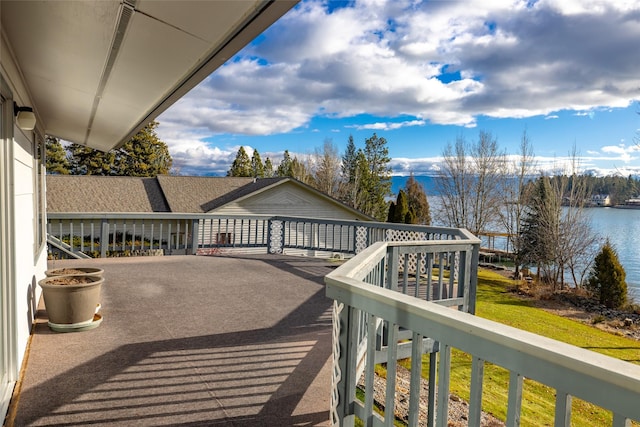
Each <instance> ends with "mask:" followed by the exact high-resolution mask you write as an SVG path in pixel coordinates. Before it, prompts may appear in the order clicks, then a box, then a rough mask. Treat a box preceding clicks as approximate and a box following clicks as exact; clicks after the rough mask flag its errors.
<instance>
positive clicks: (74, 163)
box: [68, 122, 173, 177]
mask: <svg viewBox="0 0 640 427" xmlns="http://www.w3.org/2000/svg"><path fill="white" fill-rule="evenodd" d="M157 126H158V122H150V123H148V124H147V125H146V126H145V127H144V128H142V129H141V130H140V131H139V132H138V133H137V134H135V135H134V136H133V137H132V138H131V139H130V140H129V141H127V142H126V143H125V144H124V145H123V146H122V147H121V148H118V149H115V150H111V151H109V152H103V151H99V150H94V149H92V148H89V147H85V146H84V145H80V144H71V145H70V146H69V148H68V151H69V171H70V173H71V174H72V175H117V176H142V177H145V176H146V177H153V176H156V175H160V174H168V173H169V171H170V169H171V164H172V162H173V160H172V159H171V155H170V154H169V148H168V147H167V144H165V143H164V142H162V141H161V140H160V138H158V136H157V134H156V132H155V128H156V127H157Z"/></svg>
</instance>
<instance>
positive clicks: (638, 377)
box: [325, 242, 640, 426]
mask: <svg viewBox="0 0 640 427" xmlns="http://www.w3.org/2000/svg"><path fill="white" fill-rule="evenodd" d="M421 244H424V245H427V246H429V245H434V246H436V245H442V242H423V243H421ZM446 244H450V243H449V242H447V243H446ZM397 246H400V247H402V246H406V247H407V248H406V249H407V250H408V251H413V250H416V251H417V250H418V248H417V246H418V245H416V244H415V242H406V243H379V244H376V245H374V246H372V247H370V248H368V249H367V250H366V251H363V252H362V253H361V254H359V255H356V256H355V257H354V258H352V259H350V260H349V261H348V262H346V263H345V264H343V265H342V266H340V267H339V268H337V269H336V270H334V271H333V272H331V273H330V274H328V275H327V276H326V277H325V283H326V286H327V287H326V295H327V296H328V297H329V298H332V299H334V300H335V303H334V322H337V323H338V325H336V324H334V328H335V329H334V339H335V340H336V341H334V363H335V366H334V370H335V371H336V372H337V374H336V378H337V379H336V380H334V396H335V402H334V408H333V413H332V421H333V423H334V425H352V422H353V418H354V417H355V416H358V417H360V418H361V419H363V421H364V422H365V425H392V424H391V423H392V422H393V421H392V420H391V421H389V419H384V420H383V419H382V418H381V417H380V416H378V415H376V414H375V413H374V412H372V411H371V406H372V405H371V403H370V400H371V399H372V397H370V395H372V394H373V393H371V392H369V389H367V387H366V385H365V390H364V392H365V399H364V403H362V402H360V400H358V399H357V398H356V396H355V387H356V386H355V383H354V381H357V380H358V377H359V375H356V373H357V372H358V368H359V367H358V366H357V364H358V361H357V359H356V357H355V356H354V355H353V350H351V349H352V348H353V347H354V346H355V343H354V341H353V340H354V339H356V337H357V334H356V333H355V332H354V331H356V330H362V329H367V328H371V327H372V325H376V324H380V321H382V322H384V323H386V324H387V325H389V326H388V330H389V331H390V333H391V334H393V333H397V331H398V330H399V329H406V330H408V331H410V333H412V334H413V336H414V337H430V338H431V339H433V340H434V341H435V342H436V343H437V344H438V347H439V359H440V360H439V363H438V372H437V374H436V372H435V368H434V371H433V373H432V376H430V378H429V384H430V386H431V385H432V384H434V383H436V382H437V383H438V403H437V407H438V410H437V411H430V414H429V417H430V418H431V417H432V419H430V424H429V425H438V426H446V425H447V412H448V411H447V398H441V396H448V394H449V393H448V387H449V385H448V383H449V380H448V378H449V374H448V367H449V360H450V353H451V349H452V348H457V349H459V350H461V351H463V352H465V353H468V354H469V355H471V356H472V360H473V364H472V375H471V378H472V380H471V384H470V387H471V400H470V402H469V407H470V415H469V425H479V422H480V414H481V404H482V383H483V381H487V378H484V376H483V367H484V363H485V361H486V362H490V363H493V364H497V365H499V366H501V367H503V368H506V369H508V370H509V371H510V372H511V382H510V387H509V404H508V411H507V425H519V419H520V406H521V399H522V380H523V378H524V377H527V378H531V379H534V380H536V381H539V382H541V383H543V384H546V385H548V386H550V387H553V388H555V389H556V391H557V392H556V393H557V397H556V424H555V425H556V426H560V425H563V426H569V425H570V419H571V404H570V403H571V396H575V397H579V398H581V399H583V400H586V401H589V402H592V403H594V404H596V405H599V406H601V407H603V408H605V409H609V410H611V411H612V412H613V413H614V417H613V425H614V426H626V425H629V420H631V419H635V420H640V405H638V402H640V366H637V365H634V364H631V363H628V362H625V361H621V360H618V359H615V358H612V357H608V356H604V355H601V354H598V353H595V352H592V351H589V350H585V349H581V348H578V347H575V346H572V345H569V344H566V343H562V342H559V341H555V340H552V339H549V338H545V337H541V336H538V335H535V334H532V333H529V332H525V331H522V330H519V329H516V328H513V327H510V326H506V325H502V324H499V323H496V322H493V321H490V320H487V319H483V318H479V317H477V316H473V315H472V314H469V313H465V312H462V311H456V310H451V309H449V308H446V307H442V306H440V305H438V304H434V303H433V302H430V301H424V300H420V299H417V298H414V297H411V296H409V295H404V294H402V293H399V292H394V291H393V290H390V289H386V288H385V287H378V286H371V284H370V283H366V282H363V281H362V280H361V278H362V277H363V276H364V275H366V272H367V270H368V269H370V268H373V267H374V265H375V264H376V262H377V260H381V259H382V258H383V257H384V256H385V255H384V254H385V252H388V250H389V248H390V247H397ZM361 319H365V320H364V321H365V322H366V324H367V325H369V326H366V325H362V324H359V322H361V321H362V320H361ZM373 327H374V330H375V326H373ZM370 330H371V329H370ZM366 340H367V341H368V342H369V349H371V348H373V346H374V344H372V343H371V342H370V341H371V340H374V341H375V340H376V337H374V336H372V334H369V336H367V337H366ZM390 347H391V348H390V350H389V351H390V352H393V351H395V349H394V348H393V346H390ZM414 347H415V346H414ZM336 353H338V354H337V355H336ZM422 354H423V352H422V351H421V350H420V349H418V348H414V353H413V356H414V358H415V359H421V355H422ZM367 360H368V361H369V362H370V363H372V362H373V360H374V359H373V358H370V359H367ZM393 361H395V359H394V357H393V354H391V355H390V358H389V365H390V364H391V362H393ZM432 362H433V363H432V365H435V362H436V360H435V358H433V359H432ZM420 363H421V362H418V363H416V362H414V360H413V359H412V366H414V367H415V368H416V369H415V370H416V371H417V372H418V374H417V375H416V373H415V372H413V369H412V375H411V384H412V385H411V387H412V390H413V392H414V393H413V394H411V395H410V396H409V399H410V408H411V407H413V408H414V409H415V408H417V406H416V403H415V399H416V396H414V394H415V392H416V388H415V387H416V386H415V384H416V382H418V381H419V375H420V374H419V372H420ZM389 365H388V366H387V370H388V374H387V394H394V393H395V373H393V374H390V373H389V370H390V369H395V368H394V367H392V366H389ZM366 369H367V372H366V373H365V376H367V375H372V374H368V371H369V370H371V371H372V370H373V366H368V367H367V368H366ZM393 372H395V371H393ZM436 377H437V379H436ZM418 397H419V396H418ZM429 398H430V399H431V398H432V396H431V392H430V396H429ZM393 413H394V398H393V396H391V397H390V396H389V395H387V397H386V402H385V410H384V414H385V416H386V414H393ZM409 416H410V422H409V424H410V425H417V424H412V423H417V419H416V417H417V415H416V413H415V411H414V413H410V414H409Z"/></svg>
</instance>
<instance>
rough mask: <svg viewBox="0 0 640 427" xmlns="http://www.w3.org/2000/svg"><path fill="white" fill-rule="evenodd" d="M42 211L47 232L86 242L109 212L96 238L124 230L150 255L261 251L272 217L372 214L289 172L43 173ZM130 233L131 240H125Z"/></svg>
mask: <svg viewBox="0 0 640 427" xmlns="http://www.w3.org/2000/svg"><path fill="white" fill-rule="evenodd" d="M47 210H48V212H49V214H50V215H52V216H55V217H56V218H55V219H51V220H50V221H49V223H48V227H49V228H50V230H49V236H50V238H51V236H58V237H59V238H60V239H63V238H65V237H64V236H71V235H72V234H73V235H74V236H76V237H81V239H82V240H83V241H85V242H91V241H94V239H95V238H96V236H97V234H99V233H98V232H96V230H101V229H102V228H103V224H104V221H107V218H108V222H109V227H110V229H111V230H114V231H112V232H110V233H102V234H101V237H100V241H113V239H114V238H115V237H114V235H113V233H114V232H116V233H117V232H118V231H116V230H120V231H119V232H120V233H129V234H130V236H129V237H128V238H127V239H126V240H139V241H140V242H142V241H145V242H149V247H151V246H152V245H151V243H152V242H157V246H156V251H155V252H154V251H153V249H150V251H151V252H150V253H153V254H159V253H164V254H168V253H170V254H182V253H194V252H197V250H196V249H195V248H200V249H198V250H200V251H205V252H206V251H207V248H208V249H213V248H215V250H214V251H215V252H216V253H220V252H243V253H249V252H252V253H262V252H264V251H266V250H267V246H268V245H265V244H260V243H264V242H266V241H267V240H268V237H269V228H268V224H269V221H270V219H271V218H274V217H292V216H295V217H296V218H310V219H311V218H313V219H314V220H336V221H340V220H347V221H373V220H374V219H373V218H371V217H369V216H367V215H365V214H363V213H361V212H359V211H357V210H355V209H353V208H351V207H350V206H347V205H345V204H343V203H342V202H340V201H338V200H336V199H334V198H332V197H329V196H328V195H326V194H324V193H322V192H320V191H318V190H316V189H314V188H312V187H310V186H308V185H306V184H303V183H302V182H300V181H297V180H295V179H292V178H258V179H256V178H238V177H197V176H167V175H160V176H158V177H156V178H140V177H114V176H71V175H48V176H47ZM164 213H167V214H168V215H165V216H164V218H163V219H157V218H156V219H154V220H153V222H151V221H152V219H151V216H150V215H149V214H164ZM53 214H62V215H63V216H65V218H60V215H53ZM141 214H142V215H141ZM145 214H146V215H145ZM174 214H175V215H179V216H183V217H184V215H185V214H188V215H190V219H188V220H186V221H185V222H176V219H175V218H174V217H172V216H171V215H174ZM185 219H186V218H185ZM145 227H146V228H145ZM151 227H153V229H152V230H150V228H151ZM323 227H324V226H323ZM178 228H179V230H178ZM142 230H145V233H144V237H142V234H141V232H142ZM133 236H137V238H136V239H131V238H132V237H133ZM287 236H288V237H287V238H288V239H290V240H292V241H298V242H302V241H303V240H304V241H306V242H314V243H315V244H318V245H322V246H325V247H329V246H330V247H333V246H334V244H335V243H336V242H337V239H342V240H344V242H343V243H344V244H343V246H344V247H346V246H348V245H349V241H352V239H353V237H352V236H351V234H350V233H347V234H343V233H337V232H329V231H325V229H324V228H323V230H322V231H320V230H319V229H318V226H315V227H314V226H311V225H306V226H300V227H296V228H295V229H294V230H292V231H288V232H287ZM67 240H69V239H67ZM50 243H51V242H50ZM113 246H114V245H111V247H113ZM116 246H120V245H116ZM123 246H126V245H123ZM126 250H128V249H125V251H126ZM142 250H143V249H142ZM163 251H164V252H163ZM286 252H287V253H290V254H304V255H309V256H332V255H333V253H332V251H320V252H318V251H315V250H310V249H306V250H304V249H288V250H287V251H286ZM143 253H145V254H146V253H149V252H143ZM113 255H119V254H116V253H114V254H113Z"/></svg>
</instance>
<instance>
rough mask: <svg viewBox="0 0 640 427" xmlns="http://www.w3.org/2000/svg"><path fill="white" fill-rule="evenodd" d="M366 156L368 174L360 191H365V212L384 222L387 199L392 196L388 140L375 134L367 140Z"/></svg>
mask: <svg viewBox="0 0 640 427" xmlns="http://www.w3.org/2000/svg"><path fill="white" fill-rule="evenodd" d="M364 156H365V158H366V160H367V166H368V169H369V170H368V174H367V175H366V176H365V177H363V178H365V180H364V181H362V182H361V185H360V187H359V189H360V190H362V191H364V203H363V209H361V210H363V212H364V213H366V214H368V215H371V216H373V217H374V218H377V219H378V220H380V221H384V219H385V217H386V216H387V210H388V207H387V202H386V200H385V199H386V197H387V196H389V195H390V194H391V168H390V167H389V162H390V161H391V158H390V157H389V149H388V148H387V140H386V139H385V138H380V137H378V136H377V135H376V134H375V133H374V134H373V136H372V137H371V138H368V139H367V140H365V148H364Z"/></svg>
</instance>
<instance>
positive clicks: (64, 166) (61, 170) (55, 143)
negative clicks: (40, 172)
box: [45, 136, 70, 175]
mask: <svg viewBox="0 0 640 427" xmlns="http://www.w3.org/2000/svg"><path fill="white" fill-rule="evenodd" d="M45 149H46V152H47V155H46V157H47V162H46V169H47V173H49V174H53V175H69V167H70V164H69V159H67V150H65V149H64V147H63V146H62V144H60V140H59V139H58V138H54V137H51V136H47V137H46V138H45Z"/></svg>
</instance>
